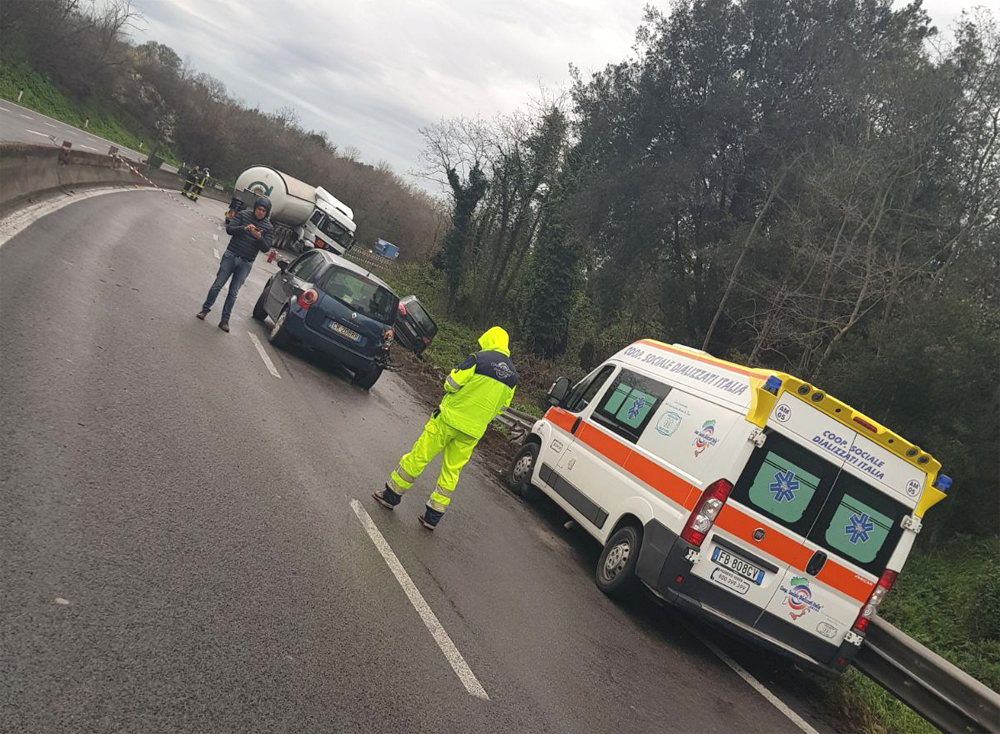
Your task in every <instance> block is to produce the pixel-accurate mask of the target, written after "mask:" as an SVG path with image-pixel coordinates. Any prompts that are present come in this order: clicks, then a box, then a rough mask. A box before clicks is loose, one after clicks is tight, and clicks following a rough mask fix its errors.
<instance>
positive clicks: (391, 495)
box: [372, 484, 403, 510]
mask: <svg viewBox="0 0 1000 734" xmlns="http://www.w3.org/2000/svg"><path fill="white" fill-rule="evenodd" d="M372 497H374V498H375V501H376V502H378V503H379V504H380V505H382V507H384V508H385V509H387V510H392V509H394V508H395V507H396V505H398V504H399V503H400V501H402V499H403V497H402V495H399V494H396V493H395V492H393V491H392V490H391V489H389V485H388V484H386V485H385V489H383V490H382V491H381V492H372Z"/></svg>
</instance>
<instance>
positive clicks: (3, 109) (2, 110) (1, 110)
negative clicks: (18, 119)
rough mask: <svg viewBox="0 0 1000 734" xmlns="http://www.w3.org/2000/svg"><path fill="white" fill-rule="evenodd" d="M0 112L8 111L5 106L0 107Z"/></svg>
mask: <svg viewBox="0 0 1000 734" xmlns="http://www.w3.org/2000/svg"><path fill="white" fill-rule="evenodd" d="M0 112H10V110H8V109H7V108H6V107H0Z"/></svg>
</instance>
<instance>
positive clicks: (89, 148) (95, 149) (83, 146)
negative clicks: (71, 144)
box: [80, 145, 97, 153]
mask: <svg viewBox="0 0 1000 734" xmlns="http://www.w3.org/2000/svg"><path fill="white" fill-rule="evenodd" d="M80 147H81V148H86V149H87V150H92V151H94V152H95V153H96V152H97V148H91V147H90V146H89V145H81V146H80Z"/></svg>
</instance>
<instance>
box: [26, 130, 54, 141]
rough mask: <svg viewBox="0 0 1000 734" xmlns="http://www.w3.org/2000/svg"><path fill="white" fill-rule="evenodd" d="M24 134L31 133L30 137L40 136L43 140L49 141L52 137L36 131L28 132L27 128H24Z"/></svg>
mask: <svg viewBox="0 0 1000 734" xmlns="http://www.w3.org/2000/svg"><path fill="white" fill-rule="evenodd" d="M24 132H26V133H31V134H32V135H40V136H41V137H43V138H48V139H49V140H52V136H51V135H49V134H48V133H40V132H38V131H37V130H29V129H28V128H24Z"/></svg>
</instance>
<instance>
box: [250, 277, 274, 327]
mask: <svg viewBox="0 0 1000 734" xmlns="http://www.w3.org/2000/svg"><path fill="white" fill-rule="evenodd" d="M269 290H271V284H270V283H268V284H267V285H265V286H264V290H262V291H261V292H260V298H258V299H257V303H255V304H254V305H253V317H254V318H255V319H257V320H258V321H263V320H264V319H266V318H267V311H265V310H264V302H265V301H267V292H268V291H269Z"/></svg>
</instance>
